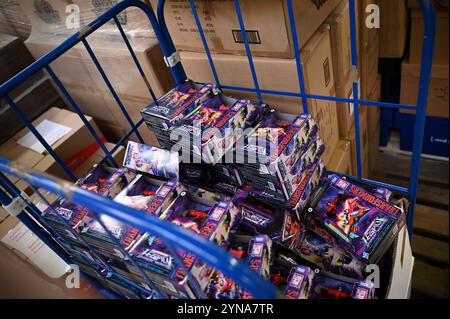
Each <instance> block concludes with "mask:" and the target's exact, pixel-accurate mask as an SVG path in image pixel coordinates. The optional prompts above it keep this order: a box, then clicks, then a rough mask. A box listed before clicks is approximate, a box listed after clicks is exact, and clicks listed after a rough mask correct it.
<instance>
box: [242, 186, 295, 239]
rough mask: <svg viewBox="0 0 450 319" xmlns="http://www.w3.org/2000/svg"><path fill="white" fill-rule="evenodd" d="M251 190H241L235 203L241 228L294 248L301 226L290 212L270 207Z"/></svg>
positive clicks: (281, 208) (273, 206) (246, 188)
mask: <svg viewBox="0 0 450 319" xmlns="http://www.w3.org/2000/svg"><path fill="white" fill-rule="evenodd" d="M249 190H250V188H248V187H244V188H241V189H240V190H239V191H238V193H237V194H236V196H235V197H234V198H233V202H234V203H235V205H236V206H237V207H238V208H239V209H240V218H241V220H240V224H239V226H238V227H239V228H240V229H242V230H245V231H247V232H249V233H250V234H262V235H268V236H269V237H270V238H271V239H272V240H274V241H277V242H280V243H282V244H283V245H284V246H286V247H289V248H290V247H293V245H294V244H295V240H296V238H297V236H298V234H299V231H300V225H299V223H298V221H297V220H296V218H295V217H294V216H293V215H292V213H291V212H290V211H288V210H287V209H285V208H283V207H279V206H275V205H269V204H267V203H265V202H262V201H260V200H258V199H257V198H255V197H253V196H251V195H250V193H249Z"/></svg>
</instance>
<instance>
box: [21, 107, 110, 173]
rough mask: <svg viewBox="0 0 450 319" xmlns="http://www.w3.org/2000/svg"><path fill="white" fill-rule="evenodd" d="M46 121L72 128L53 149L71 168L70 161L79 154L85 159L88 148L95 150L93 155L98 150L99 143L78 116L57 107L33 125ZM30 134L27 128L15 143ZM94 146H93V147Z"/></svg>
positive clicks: (98, 131) (96, 129)
mask: <svg viewBox="0 0 450 319" xmlns="http://www.w3.org/2000/svg"><path fill="white" fill-rule="evenodd" d="M86 119H87V120H88V121H89V123H90V124H91V125H92V127H93V128H94V130H95V131H96V132H97V134H98V136H99V137H100V138H103V136H102V133H101V132H100V130H99V129H98V127H97V125H96V124H95V122H94V120H93V119H92V117H90V116H87V117H86ZM44 120H50V121H52V122H55V123H58V124H62V125H65V126H67V127H70V128H71V131H70V132H69V133H68V134H66V135H65V136H64V137H63V138H61V139H59V140H58V141H56V142H55V143H54V144H53V145H51V147H52V148H53V150H55V151H56V153H57V154H58V155H59V156H60V157H61V159H62V160H63V161H69V162H68V163H67V164H68V165H69V167H70V166H71V165H72V164H71V163H70V160H71V159H72V157H73V156H74V155H75V154H77V155H78V154H79V155H80V156H81V157H83V155H84V154H88V153H89V151H88V150H87V149H88V148H91V149H92V148H93V151H91V152H90V154H88V156H89V155H91V154H92V153H93V152H95V150H96V146H95V144H96V143H97V142H96V141H95V139H94V137H93V136H92V135H91V133H90V132H89V130H88V129H87V127H86V126H85V125H84V123H83V121H82V120H81V118H80V117H79V116H78V114H76V113H73V112H70V111H67V110H63V109H59V108H56V107H53V108H51V109H50V110H48V111H47V112H45V113H44V114H42V115H41V116H40V117H39V118H37V119H36V120H35V121H33V125H34V126H35V127H36V126H37V125H39V124H40V123H41V122H42V121H44ZM28 133H29V130H28V129H27V128H25V129H23V130H22V131H20V132H19V133H17V134H16V135H14V137H13V139H14V140H15V141H19V140H20V139H21V138H22V137H23V136H25V135H26V134H28ZM92 145H93V146H92ZM47 154H48V153H47V151H45V152H44V155H47Z"/></svg>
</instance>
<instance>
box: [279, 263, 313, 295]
mask: <svg viewBox="0 0 450 319" xmlns="http://www.w3.org/2000/svg"><path fill="white" fill-rule="evenodd" d="M314 276H315V273H314V271H313V270H312V269H311V268H309V267H306V266H300V265H298V266H296V267H294V268H292V270H291V272H290V274H289V278H288V280H287V287H286V290H285V291H284V295H285V296H286V297H287V298H288V299H308V298H309V295H310V289H311V285H312V282H313V280H314Z"/></svg>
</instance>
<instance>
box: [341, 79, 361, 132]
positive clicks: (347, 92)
mask: <svg viewBox="0 0 450 319" xmlns="http://www.w3.org/2000/svg"><path fill="white" fill-rule="evenodd" d="M359 83H360V81H359ZM359 90H361V85H359ZM336 96H337V97H342V98H348V99H352V98H353V79H352V77H351V75H349V77H348V79H347V82H346V84H345V86H344V87H336ZM358 96H361V91H360V92H359V94H358ZM336 105H337V115H338V122H339V136H340V137H342V138H346V137H347V136H348V133H349V132H350V129H351V128H352V127H353V125H354V124H355V115H354V110H355V107H354V105H353V103H344V102H337V103H336Z"/></svg>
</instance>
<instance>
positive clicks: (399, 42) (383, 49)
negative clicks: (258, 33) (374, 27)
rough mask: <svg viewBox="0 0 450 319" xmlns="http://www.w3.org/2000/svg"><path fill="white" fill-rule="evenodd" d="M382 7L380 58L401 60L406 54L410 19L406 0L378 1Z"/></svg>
mask: <svg viewBox="0 0 450 319" xmlns="http://www.w3.org/2000/svg"><path fill="white" fill-rule="evenodd" d="M378 5H379V6H380V12H381V16H380V24H381V25H380V57H381V58H401V57H402V56H403V53H404V52H405V45H406V36H407V31H408V17H407V9H406V2H405V1H404V0H397V1H392V0H378Z"/></svg>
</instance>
